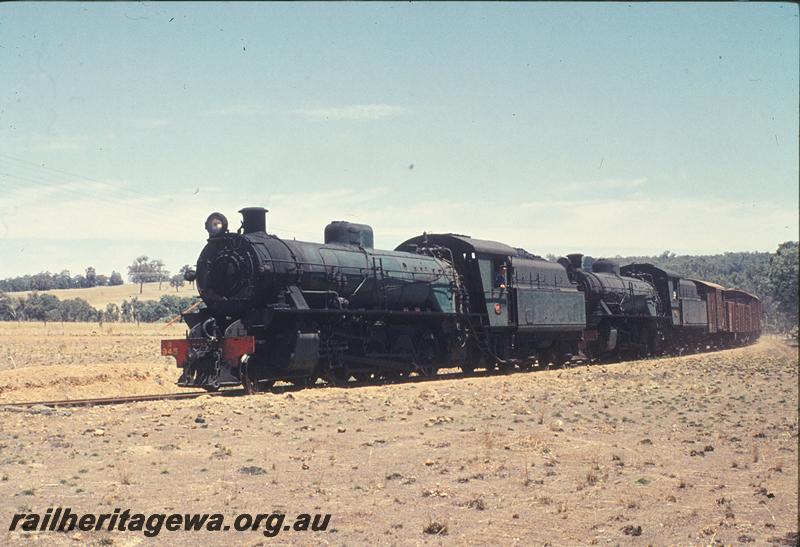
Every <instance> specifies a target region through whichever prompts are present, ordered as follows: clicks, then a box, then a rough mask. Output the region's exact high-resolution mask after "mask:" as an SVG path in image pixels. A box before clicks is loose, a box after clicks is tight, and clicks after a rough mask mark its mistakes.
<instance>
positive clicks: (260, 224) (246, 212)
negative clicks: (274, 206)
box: [239, 207, 269, 234]
mask: <svg viewBox="0 0 800 547" xmlns="http://www.w3.org/2000/svg"><path fill="white" fill-rule="evenodd" d="M239 212H240V213H241V214H242V232H243V233H245V234H249V233H251V232H266V231H267V213H268V212H269V211H268V210H267V209H264V208H263V207H245V208H244V209H239Z"/></svg>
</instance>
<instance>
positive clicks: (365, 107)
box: [291, 104, 409, 120]
mask: <svg viewBox="0 0 800 547" xmlns="http://www.w3.org/2000/svg"><path fill="white" fill-rule="evenodd" d="M291 112H292V114H297V115H298V116H302V117H304V118H307V119H309V120H379V119H381V118H389V117H393V116H402V115H404V114H408V113H409V110H408V109H407V108H405V107H403V106H397V105H391V104H356V105H350V106H334V107H326V108H301V109H297V110H292V111H291Z"/></svg>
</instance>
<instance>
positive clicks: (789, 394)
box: [0, 325, 798, 545]
mask: <svg viewBox="0 0 800 547" xmlns="http://www.w3.org/2000/svg"><path fill="white" fill-rule="evenodd" d="M113 327H116V325H114V326H113ZM48 328H50V327H49V326H48ZM73 328H74V329H75V330H74V331H73V330H70V329H73ZM81 328H83V329H93V328H94V329H96V325H95V326H92V325H83V326H81V325H74V326H69V329H68V330H67V331H66V332H61V333H59V332H57V331H52V333H51V334H52V336H53V338H54V340H55V341H54V342H53V345H56V346H57V345H58V344H66V345H65V346H64V348H63V350H61V353H62V355H61V358H63V359H64V360H65V361H64V362H67V361H68V362H70V363H72V364H71V365H69V366H63V367H61V366H52V364H48V363H47V362H45V361H46V360H45V359H43V358H42V357H41V356H37V357H32V358H31V359H30V360H29V361H23V364H22V365H21V366H18V368H16V369H13V370H12V369H8V367H5V369H4V370H2V371H0V386H8V385H10V384H13V386H14V387H13V388H11V389H6V391H5V392H4V393H0V398H3V397H7V398H9V399H11V398H13V399H14V400H24V399H25V397H24V395H25V392H24V388H25V386H24V385H21V384H19V382H20V381H21V380H20V377H19V376H18V375H19V374H20V373H24V374H25V376H26V377H27V378H28V379H36V382H38V383H37V385H36V386H34V387H33V388H32V390H31V391H30V392H29V393H28V395H29V398H30V399H34V398H39V395H41V394H42V393H48V392H47V391H46V390H47V389H48V388H47V384H48V383H49V384H51V385H59V384H62V383H64V379H65V378H66V379H69V378H73V379H74V378H77V377H80V374H83V373H84V372H85V371H89V372H85V373H86V374H87V375H88V376H87V377H86V378H85V379H87V383H86V384H85V385H84V386H83V387H82V388H81V391H80V394H81V395H82V396H91V394H92V393H93V392H92V390H93V389H96V390H97V391H98V393H99V394H101V395H105V394H109V389H110V386H116V387H115V389H118V390H126V389H130V388H132V386H134V385H137V384H138V385H139V386H140V388H141V386H145V387H144V388H142V389H144V391H138V393H144V392H147V391H148V390H149V389H151V388H152V389H164V390H167V389H171V387H170V384H171V382H173V381H174V379H175V377H176V369H175V368H174V365H171V364H170V363H169V362H166V361H165V362H162V358H161V357H160V356H159V355H158V350H157V345H156V340H157V339H158V338H159V333H158V332H157V328H156V327H155V326H152V330H144V327H143V328H142V329H143V330H140V331H129V332H128V334H123V333H122V332H116V333H115V332H108V333H107V332H105V331H104V332H97V333H96V334H94V335H92V334H89V333H87V332H84V333H83V334H81V333H80V329H81ZM104 328H105V327H104ZM131 328H133V327H131ZM2 332H4V331H3V330H0V333H2ZM180 332H181V331H180V329H179V328H178V329H176V333H173V334H177V335H180ZM125 336H127V337H128V338H130V343H129V342H128V340H127V339H124V337H125ZM49 338H50V336H48V337H45V340H48V339H49ZM71 338H75V339H76V340H75V341H74V342H75V343H72V342H71V341H69V340H70V339H71ZM18 339H19V337H18V336H15V335H13V334H8V332H7V331H6V332H5V334H4V335H2V336H0V340H2V341H3V342H2V343H3V348H4V351H5V350H7V349H8V348H9V347H13V348H16V344H17V343H18V342H16V340H18ZM78 339H80V340H81V341H77V340H78ZM9 340H11V341H10V342H9ZM65 340H67V341H69V342H65ZM108 341H114V343H115V344H114V347H115V348H117V349H118V352H117V353H116V354H113V353H103V350H97V349H93V348H95V347H96V346H98V345H103V346H104V347H107V346H108V343H107V342H108ZM117 342H119V344H117ZM137 343H141V345H142V347H143V348H145V349H141V350H140V349H137ZM23 345H25V346H26V347H29V348H30V347H33V346H35V345H37V343H34V342H33V341H32V340H31V341H29V342H25V343H24V344H23ZM41 345H43V346H45V348H46V347H47V346H49V345H50V342H49V341H45V342H44V343H42V344H41ZM13 351H14V352H15V355H20V350H19V349H14V350H13ZM42 352H43V353H46V351H45V350H44V349H43V350H42ZM70 354H72V355H70ZM37 355H38V354H37ZM20 359H22V357H20ZM93 359H98V361H93ZM148 365H149V366H150V369H145V368H143V367H146V366H148ZM81 371H84V372H81ZM143 371H145V372H149V375H146V374H144V372H143ZM93 374H96V375H100V376H101V377H98V378H92V375H93ZM103 374H105V375H106V376H105V377H104V378H103V377H102V375H103ZM40 380H41V381H40ZM15 382H16V383H15ZM68 382H69V381H67V383H68ZM797 382H798V358H797V348H796V347H791V346H788V345H786V344H785V343H784V342H782V341H779V340H777V339H775V338H767V339H764V340H762V341H761V342H759V343H758V344H756V345H754V346H751V347H747V348H741V349H735V350H727V351H722V352H718V353H714V354H703V355H691V356H684V357H676V358H662V359H652V360H646V361H637V362H626V363H618V364H613V365H602V366H600V365H597V366H590V367H575V368H569V369H565V370H560V371H558V370H556V371H543V372H533V373H525V374H512V375H500V376H492V377H473V378H461V379H448V380H438V381H426V382H413V383H404V384H396V385H387V386H369V387H358V388H349V389H341V388H320V389H307V390H303V391H296V392H292V393H285V394H274V393H269V394H265V395H258V396H251V397H244V396H239V397H213V398H212V397H202V398H200V399H195V400H190V401H162V402H145V403H135V404H129V405H124V406H116V407H97V408H86V409H81V408H73V409H68V410H66V409H65V410H56V411H51V410H48V409H43V408H33V409H29V410H23V411H20V410H14V411H12V410H0V523H2V531H0V543H4V544H23V543H26V544H27V543H29V542H31V541H38V542H40V543H41V544H48V545H49V544H53V543H55V544H60V545H75V544H95V545H99V544H103V545H135V544H138V543H140V542H145V543H148V542H149V541H150V540H148V539H147V538H143V536H142V534H141V533H136V532H127V533H121V532H116V533H110V532H107V531H98V532H71V533H68V534H59V533H40V532H34V533H30V534H29V533H21V532H7V531H6V530H7V528H8V524H9V523H10V519H11V516H12V514H13V513H16V512H21V511H31V510H35V511H41V512H44V510H45V509H46V508H48V507H55V506H59V505H61V506H65V507H66V506H69V507H71V508H72V511H73V512H77V511H85V512H90V511H93V512H95V513H102V512H111V511H113V509H114V508H116V507H120V508H123V509H125V508H130V509H131V510H132V511H134V512H145V513H148V512H166V513H171V512H179V513H184V512H201V513H202V512H212V513H213V512H220V513H223V514H224V515H226V518H228V519H231V520H232V519H233V518H234V517H235V515H237V514H238V513H241V512H250V513H268V512H286V513H287V514H288V515H289V517H287V520H290V519H291V518H293V517H294V516H295V515H296V514H299V513H331V514H332V520H331V525H330V528H331V529H330V530H328V531H327V532H316V533H312V532H306V533H301V532H292V531H286V532H281V534H280V535H279V536H278V537H276V538H273V539H271V540H270V539H268V538H265V537H264V536H263V535H262V533H261V531H248V532H234V531H230V532H217V533H211V532H168V531H166V530H164V531H162V532H161V534H160V535H159V539H160V540H162V541H163V542H165V543H168V544H175V545H194V544H198V543H199V544H213V545H223V544H229V543H233V544H237V545H254V544H259V543H261V542H267V541H277V542H278V543H282V544H286V543H302V544H309V543H318V542H319V543H325V544H337V545H340V544H347V545H362V544H375V543H378V542H380V543H390V544H450V543H453V544H458V545H463V544H486V543H493V544H502V545H505V544H511V545H537V544H538V545H542V544H550V545H595V544H597V545H606V544H612V545H613V544H636V545H648V544H656V545H658V544H666V543H669V544H683V545H685V544H693V545H709V544H731V543H733V544H745V543H750V544H753V545H765V544H777V545H795V544H796V543H797V516H798V515H797V502H798V484H797V471H798V460H797V458H798V453H797V443H798V422H797V417H798V415H797V408H798V392H797V385H798V384H797ZM76 389H77V388H76ZM33 395H36V397H34V396H33ZM425 530H427V531H428V532H433V531H436V530H438V534H431V533H426V532H425Z"/></svg>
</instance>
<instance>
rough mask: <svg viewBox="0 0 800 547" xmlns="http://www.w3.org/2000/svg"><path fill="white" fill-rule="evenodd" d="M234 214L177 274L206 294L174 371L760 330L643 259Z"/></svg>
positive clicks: (292, 377) (653, 349)
mask: <svg viewBox="0 0 800 547" xmlns="http://www.w3.org/2000/svg"><path fill="white" fill-rule="evenodd" d="M240 213H241V214H242V217H243V220H242V225H241V228H240V229H239V230H237V231H235V232H231V231H230V230H229V229H228V223H227V219H226V218H225V217H224V215H222V214H220V213H213V214H212V215H211V216H209V217H208V220H207V221H206V230H207V231H208V234H209V238H208V242H207V244H206V246H205V248H204V249H203V251H202V252H201V253H200V257H199V258H198V261H197V269H196V272H195V271H190V272H188V273H187V276H188V279H189V280H194V281H196V283H197V288H198V291H199V294H200V297H201V298H202V301H203V303H204V304H205V307H203V308H201V309H199V310H196V311H194V312H191V313H186V314H184V315H183V319H184V321H185V322H186V324H187V326H188V329H189V330H188V335H187V337H186V338H185V339H179V340H164V341H162V354H164V355H171V356H173V357H175V359H176V360H177V364H178V367H180V368H181V369H182V371H183V372H182V374H181V376H180V379H179V381H178V384H179V385H181V386H186V387H203V388H205V389H208V390H216V389H218V388H219V387H221V386H233V385H240V384H241V385H243V386H244V387H245V388H246V389H247V391H248V392H257V391H262V390H264V389H267V388H269V387H270V386H272V384H273V383H274V382H275V381H277V380H283V381H288V382H291V383H294V384H296V385H306V384H309V383H313V382H316V380H317V379H318V378H323V379H324V380H326V381H327V382H329V383H332V384H334V385H342V384H344V383H346V382H348V381H349V380H350V379H351V378H355V379H356V380H370V379H375V380H381V379H383V380H389V379H394V378H398V377H402V376H404V375H409V374H412V373H417V374H421V375H434V374H436V372H437V370H438V369H439V368H442V367H453V366H459V367H461V369H463V370H464V371H465V372H471V371H473V370H475V369H476V368H485V369H489V370H493V369H500V370H511V369H516V368H519V369H529V368H531V367H533V366H537V365H538V366H540V367H548V366H559V365H562V364H563V363H565V362H566V361H568V360H570V359H572V358H573V357H574V356H577V355H579V354H582V355H583V356H584V357H586V358H589V359H594V358H609V357H612V358H616V357H620V356H629V357H635V356H639V355H647V354H658V353H661V352H663V351H666V350H670V349H675V348H678V347H681V348H687V347H691V348H705V347H722V346H729V345H734V344H743V343H748V342H750V341H753V340H755V339H756V338H757V337H758V336H759V334H760V330H761V325H760V317H761V308H760V301H759V299H758V298H757V297H755V296H753V295H750V294H748V293H746V292H744V291H739V290H729V289H724V288H723V287H720V286H719V285H715V284H713V283H710V282H707V281H700V280H693V279H686V278H683V277H681V276H680V275H678V274H676V273H673V272H669V271H667V270H664V269H661V268H657V267H656V266H653V265H651V264H630V265H627V266H625V267H623V268H620V267H619V266H618V265H617V264H615V263H613V262H611V261H607V260H598V261H595V262H594V263H593V264H592V267H591V268H584V267H583V260H582V256H581V255H579V254H573V255H568V256H567V257H566V258H561V259H559V261H558V263H553V262H550V261H547V260H545V259H543V258H541V257H539V256H536V255H533V254H531V253H528V252H527V251H525V250H524V249H520V248H514V247H510V246H508V245H505V244H503V243H498V242H494V241H484V240H479V239H473V238H471V237H469V236H465V235H459V234H423V235H421V236H417V237H414V238H411V239H409V240H407V241H405V242H404V243H402V244H401V245H400V246H398V247H397V249H395V250H394V251H384V250H376V249H374V248H373V239H374V238H373V232H372V228H370V227H369V226H366V225H363V224H354V223H349V222H342V221H335V222H332V223H330V224H329V225H328V226H327V227H326V228H325V239H324V243H308V242H301V241H295V240H285V239H281V238H279V237H277V236H275V235H272V234H269V233H268V232H267V229H266V213H267V211H266V209H263V208H260V207H250V208H245V209H242V210H241V211H240Z"/></svg>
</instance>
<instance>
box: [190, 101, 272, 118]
mask: <svg viewBox="0 0 800 547" xmlns="http://www.w3.org/2000/svg"><path fill="white" fill-rule="evenodd" d="M268 112H269V109H268V108H267V107H265V106H263V105H259V104H232V105H227V106H221V107H218V108H211V109H208V110H203V111H202V112H200V115H201V116H208V117H214V118H222V117H233V116H257V115H261V114H266V113H268Z"/></svg>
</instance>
